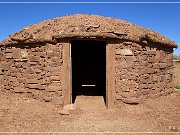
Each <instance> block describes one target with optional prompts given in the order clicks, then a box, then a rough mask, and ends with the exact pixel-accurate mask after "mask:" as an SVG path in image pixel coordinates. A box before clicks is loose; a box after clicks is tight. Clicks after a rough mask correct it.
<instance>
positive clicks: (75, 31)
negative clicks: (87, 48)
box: [0, 14, 177, 47]
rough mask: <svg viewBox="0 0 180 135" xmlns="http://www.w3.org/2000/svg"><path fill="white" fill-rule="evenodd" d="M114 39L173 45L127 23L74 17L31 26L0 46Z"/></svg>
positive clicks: (87, 16) (60, 18) (107, 19)
mask: <svg viewBox="0 0 180 135" xmlns="http://www.w3.org/2000/svg"><path fill="white" fill-rule="evenodd" d="M72 37H74V38H83V37H85V38H88V37H89V38H94V37H99V38H114V39H124V40H130V41H135V42H144V41H146V42H153V43H158V44H162V45H165V46H169V47H177V45H176V43H175V42H173V41H171V40H170V39H168V38H166V37H164V36H162V35H161V34H159V33H157V32H155V31H152V30H149V29H146V28H142V27H139V26H137V25H135V24H132V23H130V22H127V21H124V20H120V19H115V18H110V17H103V16H98V15H86V14H75V15H70V16H64V17H58V18H54V19H50V20H45V21H43V22H40V23H37V24H33V25H30V26H28V27H26V28H23V29H22V30H20V31H19V32H16V33H14V34H12V35H10V36H9V37H8V38H7V39H5V40H4V41H2V42H1V43H0V45H13V44H24V43H37V42H38V43H39V42H56V41H57V39H61V38H72Z"/></svg>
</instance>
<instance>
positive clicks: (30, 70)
mask: <svg viewBox="0 0 180 135" xmlns="http://www.w3.org/2000/svg"><path fill="white" fill-rule="evenodd" d="M26 73H27V74H34V69H33V68H31V67H29V68H27V69H26Z"/></svg>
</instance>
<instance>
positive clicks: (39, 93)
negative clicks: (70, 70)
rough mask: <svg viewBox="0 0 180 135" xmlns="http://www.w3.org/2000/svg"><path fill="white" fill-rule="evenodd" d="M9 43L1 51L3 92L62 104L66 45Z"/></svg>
mask: <svg viewBox="0 0 180 135" xmlns="http://www.w3.org/2000/svg"><path fill="white" fill-rule="evenodd" d="M22 46H24V45H19V46H7V47H6V48H2V47H1V51H0V79H1V81H0V82H1V88H2V90H4V91H9V92H15V93H26V94H28V95H30V96H32V97H33V98H36V99H39V100H44V101H48V102H49V101H51V102H54V103H55V104H57V105H60V106H62V105H63V96H62V79H61V77H62V64H63V59H62V55H63V52H62V48H63V44H61V43H58V44H56V45H53V44H49V43H46V44H36V45H33V44H29V45H26V46H25V47H22Z"/></svg>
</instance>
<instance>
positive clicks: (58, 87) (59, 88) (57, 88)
mask: <svg viewBox="0 0 180 135" xmlns="http://www.w3.org/2000/svg"><path fill="white" fill-rule="evenodd" d="M61 90H62V88H61V86H53V85H49V86H48V87H46V91H49V92H56V91H61Z"/></svg>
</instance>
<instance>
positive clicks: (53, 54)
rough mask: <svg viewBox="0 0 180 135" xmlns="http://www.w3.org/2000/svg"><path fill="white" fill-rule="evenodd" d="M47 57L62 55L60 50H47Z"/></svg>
mask: <svg viewBox="0 0 180 135" xmlns="http://www.w3.org/2000/svg"><path fill="white" fill-rule="evenodd" d="M47 57H48V58H52V57H58V58H59V57H60V54H59V53H58V52H47Z"/></svg>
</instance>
